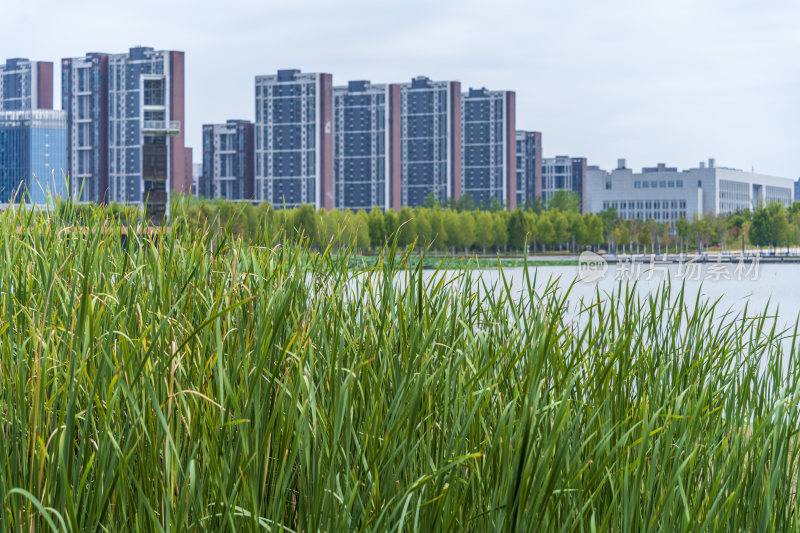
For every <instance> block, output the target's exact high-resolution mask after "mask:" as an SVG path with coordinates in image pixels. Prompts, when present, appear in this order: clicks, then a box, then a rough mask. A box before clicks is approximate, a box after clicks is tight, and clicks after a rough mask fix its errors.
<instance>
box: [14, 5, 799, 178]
mask: <svg viewBox="0 0 800 533" xmlns="http://www.w3.org/2000/svg"><path fill="white" fill-rule="evenodd" d="M1 16H2V18H3V31H2V32H0V57H2V58H6V57H29V58H30V59H35V60H50V61H54V62H56V78H58V81H57V83H56V90H57V91H60V83H59V82H60V76H59V69H60V67H59V65H58V61H59V60H60V59H61V58H62V57H75V56H81V55H84V54H85V53H86V52H89V51H102V52H123V51H127V49H128V48H130V47H131V46H135V45H140V44H141V45H146V46H153V47H156V48H158V49H171V50H183V51H185V52H186V80H187V84H186V121H185V122H186V132H187V135H186V142H187V145H188V146H193V147H194V148H195V155H194V159H195V161H200V153H199V151H200V141H201V125H202V124H204V123H212V122H224V121H225V120H226V119H228V118H247V119H250V120H252V119H253V117H254V101H253V77H254V76H255V75H256V74H269V73H273V72H275V71H276V70H277V69H281V68H299V69H302V70H305V71H323V72H330V73H332V74H333V76H334V84H337V85H338V84H344V83H346V82H347V81H348V80H351V79H369V80H372V81H374V82H399V81H406V80H409V79H410V78H411V77H413V76H416V75H420V74H424V75H427V76H430V77H431V78H433V79H441V80H460V81H461V82H462V87H463V88H464V89H465V90H466V88H468V87H482V86H485V87H488V88H490V89H510V90H514V91H516V93H517V127H518V129H530V130H538V131H541V132H542V136H543V143H544V152H545V155H546V156H552V155H562V154H564V155H571V156H585V157H588V159H589V163H590V164H597V165H600V166H601V167H604V168H613V167H614V166H615V164H616V160H617V158H619V157H624V158H627V160H628V166H629V167H633V168H636V169H638V168H639V167H641V166H649V165H653V164H655V163H658V162H665V163H668V164H670V165H674V166H678V167H681V168H685V167H690V166H697V163H698V162H699V161H701V160H706V159H707V158H709V157H715V158H716V159H717V164H718V165H723V166H730V167H735V168H743V169H747V170H749V169H751V168H755V170H756V171H757V172H764V173H768V174H775V175H780V176H786V177H793V178H797V177H798V176H800V31H799V30H798V29H797V28H798V27H799V26H800V2H797V1H796V0H761V1H758V2H755V1H752V0H748V1H742V0H669V1H650V0H630V1H623V0H602V1H598V0H574V1H570V0H561V1H555V0H552V1H547V2H543V1H538V0H536V1H534V0H491V1H490V0H484V1H474V0H458V1H433V0H397V1H395V0H385V1H381V0H328V1H319V0H287V1H285V2H270V1H257V0H252V1H227V2H210V1H207V0H193V1H191V2H190V1H175V0H161V1H151V0H143V1H139V2H125V3H124V4H122V3H120V4H119V5H118V4H117V2H109V1H108V0H106V1H95V0H90V1H86V0H80V1H78V0H49V1H44V0H27V1H22V2H17V1H14V2H11V1H8V2H4V5H3V8H2V15H1ZM59 95H60V92H58V93H57V95H56V98H55V100H56V102H57V106H60V96H59Z"/></svg>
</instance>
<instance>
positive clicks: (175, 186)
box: [62, 47, 191, 223]
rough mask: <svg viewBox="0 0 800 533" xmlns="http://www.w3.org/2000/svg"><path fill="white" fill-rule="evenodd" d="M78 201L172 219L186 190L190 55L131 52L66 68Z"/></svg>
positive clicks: (66, 63) (70, 62)
mask: <svg viewBox="0 0 800 533" xmlns="http://www.w3.org/2000/svg"><path fill="white" fill-rule="evenodd" d="M62 105H63V108H64V109H65V110H66V111H67V123H68V135H69V140H68V165H69V168H70V175H71V188H72V194H73V197H75V198H77V199H79V200H81V201H93V202H102V201H111V202H120V203H126V204H138V205H144V204H146V205H147V210H148V217H149V218H150V219H151V220H153V221H155V222H157V223H158V222H161V221H163V219H164V218H165V217H166V216H167V211H168V208H169V191H170V189H171V190H175V191H181V192H187V193H188V192H189V191H190V190H191V183H186V181H187V180H186V175H187V174H186V172H185V169H184V166H185V158H186V153H185V146H184V134H183V128H182V126H183V122H184V54H183V52H176V51H163V50H161V51H156V50H154V49H153V48H150V47H135V48H131V49H130V50H129V51H128V52H127V53H122V54H99V53H91V54H88V55H86V56H85V57H82V58H72V59H64V60H63V61H62Z"/></svg>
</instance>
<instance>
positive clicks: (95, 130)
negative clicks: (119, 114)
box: [61, 53, 108, 202]
mask: <svg viewBox="0 0 800 533" xmlns="http://www.w3.org/2000/svg"><path fill="white" fill-rule="evenodd" d="M61 107H62V109H63V110H64V111H65V112H66V113H67V168H68V169H69V175H70V188H71V191H70V194H71V195H72V197H73V198H74V199H76V200H77V201H81V202H106V201H108V55H107V54H96V53H91V54H88V55H86V56H85V57H78V58H72V59H62V60H61Z"/></svg>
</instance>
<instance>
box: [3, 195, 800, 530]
mask: <svg viewBox="0 0 800 533" xmlns="http://www.w3.org/2000/svg"><path fill="white" fill-rule="evenodd" d="M70 213H71V211H70V207H69V206H66V207H64V206H62V208H60V209H59V210H57V211H56V213H55V214H50V215H48V214H44V213H37V212H34V211H30V210H25V209H18V210H8V211H6V212H4V213H3V214H2V215H0V309H1V310H2V311H1V312H2V318H0V432H1V433H2V434H1V435H0V498H2V499H1V500H0V530H3V531H29V530H32V529H33V530H47V529H51V530H59V531H60V530H65V531H95V530H146V531H150V530H154V531H187V530H188V531H197V530H213V531H239V530H244V531H247V530H253V531H255V530H266V531H281V530H283V531H342V530H359V531H386V530H397V531H406V530H408V531H432V530H442V531H450V530H460V531H463V530H472V531H484V530H504V531H534V530H580V531H594V530H614V531H637V530H687V531H688V530H691V531H695V530H739V531H741V530H776V529H777V530H785V529H789V528H792V529H796V528H797V527H798V524H797V513H796V509H797V507H798V504H797V498H796V494H797V483H798V475H797V474H798V446H797V430H798V426H800V419H799V418H798V407H797V402H798V395H799V393H800V391H799V390H798V386H799V385H798V376H800V372H798V371H800V365H798V362H797V358H796V357H795V355H794V354H795V353H796V347H795V346H794V339H795V338H796V336H795V335H794V333H795V332H784V331H780V330H779V329H778V328H777V326H776V321H775V319H774V318H768V317H767V316H766V315H765V314H764V313H761V314H750V313H747V312H746V313H744V314H741V315H731V314H726V313H725V312H724V310H722V309H720V308H719V306H718V304H716V303H714V302H706V301H702V300H699V299H698V300H689V299H687V298H686V296H685V294H684V292H683V290H682V288H681V287H672V286H664V287H662V288H661V289H660V290H659V291H657V292H656V293H654V294H652V295H650V296H647V297H642V296H638V295H637V294H638V293H637V292H636V291H635V290H634V289H633V288H631V287H626V286H620V287H619V288H618V289H617V290H616V292H615V293H613V294H610V295H604V294H599V293H598V294H597V295H596V298H595V299H594V301H592V302H586V303H585V304H584V307H583V308H582V310H581V312H580V315H579V316H578V317H571V316H570V314H569V312H568V311H567V305H566V303H567V298H568V296H569V287H565V286H559V285H558V284H557V283H556V282H554V281H551V282H549V283H545V284H542V283H541V281H542V280H535V279H534V276H535V274H534V270H533V269H526V271H525V276H524V286H523V287H512V286H511V284H510V281H509V280H508V278H506V277H505V275H504V274H503V272H502V271H501V272H500V282H499V283H498V284H497V285H495V286H487V285H486V284H485V283H484V282H482V281H481V280H480V279H479V278H478V277H476V274H475V272H473V271H472V270H470V269H469V268H468V267H465V268H464V270H463V271H460V272H457V273H455V275H448V276H444V275H442V274H441V273H433V274H428V273H423V271H422V266H421V265H422V262H417V266H416V267H415V268H413V269H412V268H408V267H407V258H408V254H410V253H415V252H406V253H405V254H401V253H399V252H398V251H397V250H396V249H395V248H391V249H388V250H385V251H384V254H382V257H381V260H380V261H379V262H378V264H377V265H376V266H375V267H373V268H370V269H368V270H364V271H354V270H352V269H351V267H350V265H351V264H352V261H351V260H352V257H351V255H352V253H353V251H352V249H350V250H349V252H344V253H343V252H342V244H346V243H331V244H330V245H329V246H328V248H327V249H325V250H323V251H322V252H316V251H312V250H310V249H309V247H308V241H307V240H306V241H303V239H302V238H299V239H297V240H295V241H292V242H288V241H282V242H274V240H273V239H272V238H271V237H270V235H268V234H263V235H260V237H259V240H258V241H257V242H244V241H242V240H241V239H238V238H235V237H234V236H233V233H232V232H225V231H222V232H218V231H213V232H203V233H200V234H198V233H196V232H192V231H190V230H189V229H188V228H187V227H186V226H185V225H182V224H181V223H180V221H177V222H176V223H175V224H174V225H173V228H171V229H169V230H168V229H161V230H159V231H152V232H151V231H145V228H143V227H142V226H140V225H139V224H140V222H139V221H138V220H133V219H132V218H130V217H129V218H124V217H123V219H122V220H120V219H119V217H116V218H111V217H109V216H107V215H106V214H105V213H104V212H102V211H100V210H94V211H90V212H88V213H87V212H86V211H85V210H84V211H83V212H82V213H83V214H82V216H81V218H80V219H77V218H76V217H72V216H71V215H70ZM334 250H335V253H334ZM519 289H522V294H521V295H520V294H519V293H518V290H519ZM573 318H575V319H574V320H573ZM787 339H789V340H790V341H791V345H790V346H787V344H786V343H787V342H789V341H787Z"/></svg>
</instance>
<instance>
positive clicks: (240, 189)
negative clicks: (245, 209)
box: [198, 120, 255, 201]
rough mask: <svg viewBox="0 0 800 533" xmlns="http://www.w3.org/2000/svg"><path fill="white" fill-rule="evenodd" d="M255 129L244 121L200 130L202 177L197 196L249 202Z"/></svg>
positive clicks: (252, 187)
mask: <svg viewBox="0 0 800 533" xmlns="http://www.w3.org/2000/svg"><path fill="white" fill-rule="evenodd" d="M253 147H254V128H253V123H252V122H249V121H247V120H229V121H228V122H226V123H225V124H205V125H204V126H203V173H202V176H201V177H200V182H199V184H198V185H199V190H198V195H199V196H205V197H206V198H225V199H226V200H231V201H241V200H252V199H253V189H254V176H255V172H254V171H253V166H254V163H255V153H254V150H253Z"/></svg>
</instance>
